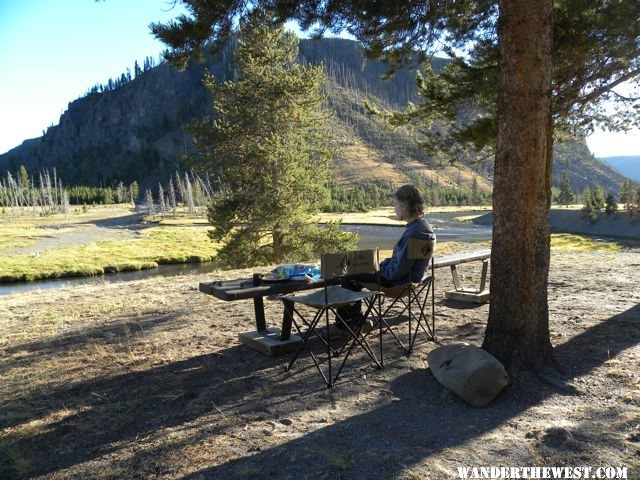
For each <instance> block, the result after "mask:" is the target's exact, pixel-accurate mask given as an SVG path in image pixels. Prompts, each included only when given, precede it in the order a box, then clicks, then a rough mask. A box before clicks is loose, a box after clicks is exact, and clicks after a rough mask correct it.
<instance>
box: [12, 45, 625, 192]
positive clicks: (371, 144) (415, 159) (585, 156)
mask: <svg viewBox="0 0 640 480" xmlns="http://www.w3.org/2000/svg"><path fill="white" fill-rule="evenodd" d="M231 52H232V45H229V46H227V48H226V49H225V50H224V51H222V52H221V53H220V54H218V55H217V56H216V57H214V58H209V59H207V61H206V62H205V63H204V64H202V65H191V66H190V67H189V68H188V69H187V70H186V71H185V72H178V71H176V70H174V69H172V68H170V67H169V66H168V65H167V64H161V65H159V66H157V67H155V68H151V69H149V70H147V71H144V72H142V73H140V74H138V75H137V76H136V77H135V78H133V79H131V80H130V81H127V82H123V84H121V85H119V86H117V88H113V89H109V90H107V91H103V92H97V91H94V92H92V93H89V94H87V95H86V96H84V97H82V98H79V99H77V100H75V101H73V102H71V103H70V104H69V107H68V109H67V111H66V112H65V113H64V114H63V115H62V116H61V118H60V123H59V124H58V125H57V126H53V127H50V128H49V129H48V130H47V132H46V133H45V134H44V135H43V136H42V137H39V138H35V139H31V140H26V141H25V142H23V143H22V145H20V146H18V147H16V148H14V149H12V150H11V151H9V152H7V153H5V154H4V155H0V171H3V170H11V171H16V170H17V168H18V167H19V166H20V165H25V166H26V167H27V169H28V170H29V171H30V172H36V171H38V170H40V169H42V168H51V167H55V168H56V169H57V172H58V175H59V176H60V177H61V178H63V179H64V181H65V183H66V184H86V185H115V184H116V183H117V182H119V181H123V182H125V183H128V182H131V181H133V180H137V181H138V182H140V183H141V184H142V185H155V184H157V182H158V181H164V180H165V179H166V178H167V176H168V175H170V174H171V172H173V171H175V170H176V168H178V169H180V168H183V165H182V164H181V162H180V161H179V159H178V155H179V154H183V153H189V152H190V150H191V138H190V135H189V133H188V132H186V131H185V129H184V125H186V124H188V123H189V122H190V121H191V120H192V119H193V118H196V117H200V116H202V115H203V114H205V113H209V112H210V111H211V110H210V109H211V107H210V103H211V102H210V100H209V99H208V97H207V93H206V91H205V89H204V87H203V86H202V83H201V79H202V75H203V72H204V70H205V68H206V69H208V70H209V71H210V72H211V73H212V74H214V75H215V76H216V78H218V79H221V80H224V79H230V78H232V76H233V72H234V66H233V56H232V54H231ZM300 57H301V61H303V62H309V63H314V64H317V63H323V64H324V65H325V68H326V71H327V74H328V77H329V82H328V85H327V94H328V98H327V105H326V106H327V110H328V111H329V114H330V115H329V119H328V122H329V127H330V130H331V132H332V137H333V138H332V140H333V141H334V142H335V143H336V144H337V146H338V147H339V148H340V154H339V158H338V159H337V161H336V164H335V166H334V182H335V183H336V184H337V185H338V186H343V187H344V188H347V189H350V188H353V186H355V185H359V184H365V183H369V184H370V183H372V182H374V183H375V182H377V183H378V184H380V185H385V186H387V185H388V184H389V183H392V184H399V183H402V182H407V181H412V182H414V183H418V184H421V185H429V184H431V183H432V182H433V183H435V184H437V185H440V186H442V187H451V188H458V187H464V188H466V189H470V188H471V186H472V185H473V184H474V181H475V183H476V186H477V188H478V189H479V190H480V191H484V192H489V191H490V189H491V182H492V171H493V167H492V164H491V162H490V161H484V162H480V163H476V164H468V165H464V164H461V163H456V164H455V166H452V165H451V163H450V162H449V159H438V160H434V159H432V158H430V157H428V156H427V155H426V154H425V153H424V152H422V151H421V150H420V148H419V146H418V144H417V142H416V140H415V139H414V138H413V136H412V134H411V133H410V132H408V131H402V130H401V131H395V132H391V131H389V130H387V129H385V128H384V126H383V125H381V124H380V123H378V122H377V121H375V120H374V119H372V118H371V117H370V116H369V115H368V114H367V113H366V112H365V109H364V106H363V105H364V101H365V99H367V100H369V101H370V102H372V103H374V104H377V105H381V106H383V107H386V108H401V107H403V106H405V105H406V104H407V102H408V101H410V100H415V82H414V77H415V75H414V73H413V72H410V71H400V72H399V73H398V74H396V75H395V76H394V77H393V78H391V79H389V80H381V78H380V77H381V75H382V74H383V73H384V72H385V71H386V67H385V66H384V65H383V64H381V63H380V62H377V61H371V60H365V59H364V58H363V56H362V52H361V48H360V47H359V45H358V44H357V43H356V42H353V41H350V40H344V39H323V40H302V41H301V44H300ZM442 62H443V60H435V67H436V68H438V67H439V66H440V65H441V63H442ZM564 170H567V171H568V173H569V178H570V180H571V182H572V185H573V187H574V190H576V191H581V190H582V188H583V187H584V186H585V185H587V184H592V183H596V182H597V183H599V184H600V185H601V186H602V187H603V189H604V190H605V191H608V190H612V191H614V192H617V191H618V189H619V185H620V183H621V181H622V179H623V177H622V176H621V175H619V174H618V173H616V172H614V171H613V170H611V169H610V168H609V167H607V166H605V165H604V164H602V163H601V162H599V161H598V160H596V159H595V158H594V157H593V155H591V153H590V152H589V150H588V149H587V147H586V145H585V144H579V143H570V144H564V145H560V146H559V147H558V148H557V149H556V164H555V166H554V172H553V180H554V182H553V183H554V185H558V184H559V181H560V177H561V175H562V172H563V171H564Z"/></svg>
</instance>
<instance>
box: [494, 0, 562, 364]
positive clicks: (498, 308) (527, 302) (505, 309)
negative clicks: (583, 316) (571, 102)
mask: <svg viewBox="0 0 640 480" xmlns="http://www.w3.org/2000/svg"><path fill="white" fill-rule="evenodd" d="M498 34H499V51H500V60H499V62H500V85H499V87H500V89H499V98H498V111H499V118H498V141H497V151H496V160H495V178H494V190H493V215H494V224H493V247H492V255H491V261H492V265H491V292H492V293H491V295H492V297H491V305H490V309H489V320H488V323H487V330H486V335H485V340H484V344H483V347H484V348H485V349H486V350H488V351H489V352H491V353H492V354H493V355H495V356H496V357H497V358H498V359H499V360H500V361H502V362H503V363H505V364H506V365H508V366H509V367H510V369H511V370H512V371H517V370H518V369H520V368H531V369H533V368H536V367H540V366H542V365H549V364H551V363H552V347H551V342H550V339H549V308H548V303H547V282H548V274H549V256H550V231H549V206H550V199H551V184H550V181H551V178H550V173H551V150H552V142H553V140H552V121H551V78H552V54H551V41H552V0H501V1H500V19H499V23H498Z"/></svg>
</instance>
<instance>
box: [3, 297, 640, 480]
mask: <svg viewBox="0 0 640 480" xmlns="http://www.w3.org/2000/svg"><path fill="white" fill-rule="evenodd" d="M638 318H640V306H636V307H634V308H632V309H630V310H628V311H626V312H623V313H621V314H619V315H616V316H614V317H611V318H610V319H608V320H607V321H605V322H602V323H601V324H599V325H596V326H594V327H592V328H591V329H589V330H587V331H585V332H584V333H582V334H580V335H578V336H576V337H574V338H572V339H571V340H569V341H568V342H566V343H564V344H562V345H560V346H558V347H557V348H556V355H557V358H558V359H559V361H560V363H561V364H562V365H563V367H564V368H565V371H567V372H569V373H568V378H567V380H568V381H571V380H574V379H576V378H578V377H580V376H583V375H586V374H588V373H589V372H591V371H592V370H593V369H595V368H597V367H599V366H601V365H602V364H603V363H604V362H605V361H607V360H608V359H610V358H613V357H615V356H616V355H617V354H619V353H620V352H622V351H624V350H626V349H628V348H631V347H634V346H635V345H637V344H638V342H639V341H640V322H638ZM167 320H169V319H168V318H160V319H155V320H149V323H148V324H147V325H146V326H145V328H146V329H157V328H160V327H161V326H162V325H163V324H164V323H165V322H166V321H167ZM109 328H113V327H108V328H105V329H99V328H97V329H94V330H92V331H89V332H86V333H84V334H77V335H75V336H71V337H69V338H66V339H61V340H57V341H53V342H43V343H31V344H26V345H22V346H20V347H15V348H16V349H18V348H20V349H22V350H23V351H24V352H25V355H26V357H25V358H24V359H23V360H22V361H23V362H28V361H30V359H33V360H34V361H35V359H36V358H37V357H38V356H39V355H60V354H64V352H65V349H68V348H73V347H78V346H80V345H82V344H83V342H86V341H88V340H89V339H91V338H95V337H100V336H105V337H108V336H109ZM594 346H595V347H594ZM287 361H288V358H287V357H281V358H267V357H264V356H262V355H260V354H258V353H256V352H252V351H249V350H248V349H247V348H245V347H241V346H234V347H231V348H228V349H223V350H219V351H216V352H214V353H210V354H203V355H196V356H192V357H190V358H187V359H184V360H182V361H178V362H172V363H169V364H165V365H159V366H157V367H153V368H148V369H146V370H142V371H131V372H125V373H122V374H119V375H115V376H104V377H99V378H92V379H90V380H84V381H81V382H79V383H77V384H73V385H57V386H53V387H52V388H50V389H48V391H47V392H39V391H32V392H31V393H30V394H29V396H28V398H25V399H21V400H23V403H24V404H26V405H28V406H29V407H30V409H29V410H28V411H26V412H25V413H24V414H22V415H20V416H17V417H15V418H14V419H13V420H11V419H9V420H8V419H6V418H5V419H2V420H1V421H0V427H1V428H2V429H3V430H5V429H8V428H9V427H20V426H24V425H26V424H29V423H30V422H34V421H36V420H43V419H44V418H45V417H46V416H47V415H50V414H51V413H52V411H55V410H66V411H69V412H72V413H71V414H70V415H66V416H62V417H60V418H58V419H57V420H56V421H54V422H52V423H51V424H50V425H48V426H47V428H46V429H42V430H38V433H36V434H34V435H24V434H22V435H20V434H16V433H15V431H14V430H8V432H9V433H6V434H4V435H3V437H0V438H2V440H1V444H0V460H1V462H0V476H4V477H5V478H11V477H18V476H25V477H26V476H35V475H46V474H53V473H55V472H59V471H60V470H63V469H65V468H68V467H71V466H74V465H78V464H81V463H84V462H90V461H92V460H96V459H99V458H104V457H105V456H108V455H109V454H113V453H114V452H116V451H117V450H118V449H120V448H121V447H122V446H123V445H125V444H128V443H134V442H136V441H137V440H138V439H144V438H147V439H148V440H149V441H148V442H146V448H144V449H142V448H141V449H139V450H138V451H137V453H134V454H133V458H128V459H127V460H126V464H127V465H130V466H131V467H132V468H137V467H135V466H137V465H140V464H144V463H145V461H146V462H148V461H149V460H148V459H149V458H159V457H161V456H162V454H163V452H164V453H166V451H167V450H175V449H179V448H180V447H181V446H184V445H185V444H194V445H195V444H198V443H199V442H202V441H204V440H206V439H207V438H211V437H213V436H216V435H224V434H230V432H231V431H232V430H233V429H236V428H238V427H239V426H240V427H241V426H242V424H245V425H246V424H247V423H249V422H252V421H262V420H265V419H273V418H280V417H282V416H286V415H289V416H292V415H295V413H296V412H299V411H313V410H316V409H323V408H324V409H327V406H328V405H330V404H331V403H332V402H333V401H334V400H335V399H336V398H338V397H341V398H343V399H344V398H345V397H348V396H352V397H353V401H354V402H356V401H357V397H358V395H359V394H360V393H363V390H365V389H368V390H371V389H372V388H379V389H381V390H386V391H387V392H388V395H385V396H383V397H381V398H380V401H379V402H378V405H375V404H374V406H373V407H372V408H370V409H369V410H367V411H363V412H362V413H361V414H356V415H353V416H350V417H349V418H347V419H345V420H342V421H337V422H336V423H333V424H330V425H327V426H324V427H322V426H321V427H319V428H317V429H315V430H312V431H308V432H306V433H304V434H302V435H301V436H299V437H298V438H295V439H293V440H288V441H286V442H284V443H281V444H278V445H277V446H273V447H267V448H265V447H263V446H262V445H260V444H255V445H253V446H252V447H251V448H248V449H247V451H248V452H249V453H248V454H246V455H245V456H242V457H241V458H239V459H238V458H235V459H232V460H228V461H223V462H222V463H219V464H218V465H216V466H214V467H211V468H204V469H200V470H199V471H197V472H195V473H193V474H189V475H187V476H183V478H189V479H194V480H195V479H200V478H211V479H218V478H296V479H297V478H347V477H348V478H393V477H394V476H396V477H397V476H398V475H399V474H401V473H402V472H403V471H404V470H406V469H407V468H408V467H411V466H412V465H415V464H419V463H422V462H425V461H426V460H427V459H428V458H429V457H430V456H432V455H434V454H435V453H439V452H443V451H444V450H446V449H447V448H451V447H455V446H460V445H463V444H465V443H467V442H472V441H473V439H474V438H476V437H478V436H479V435H482V434H484V433H486V432H489V431H491V430H493V429H495V428H497V427H498V426H500V425H502V424H504V423H506V422H509V421H510V419H512V418H514V417H515V416H517V415H519V414H522V413H523V412H525V411H526V410H527V409H529V408H530V407H532V406H534V405H537V404H539V403H541V402H542V401H543V400H545V399H546V398H548V397H549V396H550V395H552V394H561V395H567V393H566V392H565V391H563V390H558V389H556V388H554V387H551V386H549V385H546V384H541V383H539V382H538V381H537V380H535V379H534V378H533V377H532V376H531V375H528V374H526V373H524V374H522V375H521V376H520V377H518V378H517V379H515V380H514V381H513V383H512V384H511V385H510V386H509V387H508V388H507V389H506V390H505V391H504V392H503V394H502V395H501V396H500V397H499V398H498V399H497V400H496V401H495V402H494V403H493V404H492V405H491V407H490V408H487V409H474V408H472V407H470V406H468V405H466V404H465V403H464V402H462V401H460V400H457V399H454V398H452V397H451V395H448V394H446V393H445V392H444V390H443V388H442V387H441V386H440V385H439V384H438V383H437V382H436V381H435V380H434V379H433V377H432V376H431V375H430V374H429V372H428V370H426V369H422V368H419V369H415V370H410V371H408V372H407V371H406V369H405V370H404V371H403V373H400V374H398V375H394V374H393V370H391V372H392V373H390V374H389V375H390V377H389V378H392V381H391V382H390V383H382V382H380V381H375V380H374V381H372V382H370V383H367V382H364V381H362V368H364V369H365V371H366V372H369V373H371V377H373V378H375V375H376V373H375V372H371V365H370V362H367V361H366V359H364V360H358V359H355V360H354V362H355V364H354V365H353V366H350V367H348V368H347V369H346V370H345V372H344V373H343V376H342V377H341V380H340V381H339V383H338V385H337V386H336V387H335V388H334V389H332V390H327V389H326V388H324V384H323V383H322V381H321V379H320V378H319V376H318V374H317V371H316V370H315V369H314V368H313V366H312V363H311V361H310V359H309V358H308V357H303V358H301V359H300V360H299V364H298V367H297V368H296V369H295V371H293V372H286V373H285V372H284V365H285V364H286V363H287ZM19 366H20V364H18V363H14V364H6V363H5V364H3V369H5V371H6V369H7V368H19ZM393 368H394V366H393V364H391V365H390V366H389V365H388V367H387V369H385V371H387V370H388V369H393ZM398 371H399V370H398ZM6 407H10V405H8V404H5V405H3V409H4V408H6ZM202 419H206V422H205V424H204V425H200V427H199V428H193V429H192V430H193V431H192V432H191V433H190V434H189V435H185V436H182V437H177V439H176V440H173V439H172V438H171V437H166V436H165V434H164V433H163V432H164V431H166V430H167V429H176V430H178V429H188V428H190V427H189V425H194V424H195V423H198V422H200V421H204V420H202ZM158 435H159V437H156V436H158ZM154 442H156V443H154ZM274 443H277V442H274ZM12 452H21V454H23V453H24V452H31V461H30V463H29V464H28V466H25V465H21V466H20V465H16V464H15V462H13V460H12V458H13V457H12ZM134 452H136V450H135V449H134ZM154 452H156V454H157V455H156V456H154ZM22 458H24V455H23V457H22ZM150 468H151V467H150ZM153 468H156V469H158V468H160V470H154V471H144V470H142V471H140V470H136V472H137V473H136V474H137V475H142V476H145V475H149V476H161V475H165V474H166V475H170V476H172V477H175V474H171V470H170V466H167V465H166V464H165V466H164V467H162V466H158V465H156V466H154V467H153ZM162 468H167V469H168V470H165V471H163V470H162ZM452 473H453V472H452Z"/></svg>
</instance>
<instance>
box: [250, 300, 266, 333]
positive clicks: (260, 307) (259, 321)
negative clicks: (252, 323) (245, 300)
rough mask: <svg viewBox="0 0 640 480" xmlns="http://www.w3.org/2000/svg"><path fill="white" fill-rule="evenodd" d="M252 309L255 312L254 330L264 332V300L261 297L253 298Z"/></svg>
mask: <svg viewBox="0 0 640 480" xmlns="http://www.w3.org/2000/svg"><path fill="white" fill-rule="evenodd" d="M253 309H254V311H255V314H256V330H258V331H259V332H265V331H266V330H267V322H266V321H265V319H264V301H263V299H262V297H255V298H254V299H253Z"/></svg>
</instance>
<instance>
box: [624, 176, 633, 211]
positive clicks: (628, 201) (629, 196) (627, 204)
mask: <svg viewBox="0 0 640 480" xmlns="http://www.w3.org/2000/svg"><path fill="white" fill-rule="evenodd" d="M620 201H621V202H622V203H623V204H624V209H625V210H631V209H633V204H634V201H635V192H634V191H633V187H632V186H631V181H630V180H629V179H628V178H627V179H625V181H624V182H622V188H621V189H620Z"/></svg>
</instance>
